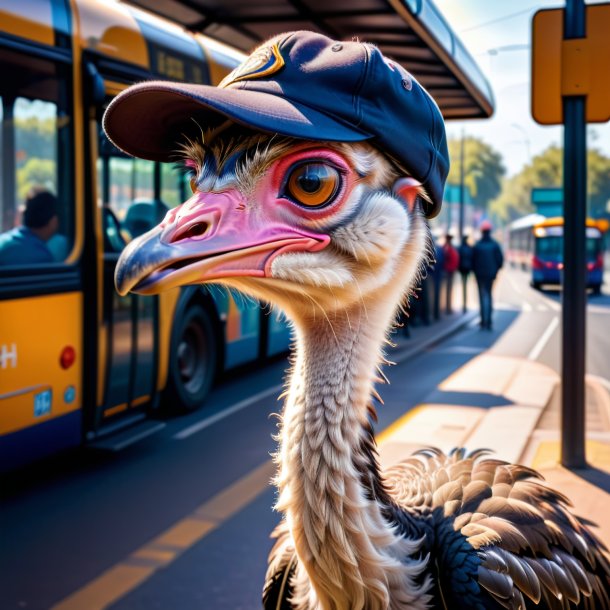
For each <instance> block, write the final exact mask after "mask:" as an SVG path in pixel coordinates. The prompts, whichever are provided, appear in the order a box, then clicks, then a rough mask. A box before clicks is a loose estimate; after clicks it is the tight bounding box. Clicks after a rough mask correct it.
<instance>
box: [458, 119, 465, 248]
mask: <svg viewBox="0 0 610 610" xmlns="http://www.w3.org/2000/svg"><path fill="white" fill-rule="evenodd" d="M458 233H459V235H458V238H459V240H460V243H462V237H463V235H464V130H463V129H462V139H461V141H460V214H459V224H458Z"/></svg>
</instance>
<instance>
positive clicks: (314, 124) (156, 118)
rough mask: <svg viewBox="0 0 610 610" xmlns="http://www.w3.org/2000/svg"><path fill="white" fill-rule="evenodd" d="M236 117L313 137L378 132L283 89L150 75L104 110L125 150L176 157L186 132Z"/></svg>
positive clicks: (349, 137)
mask: <svg viewBox="0 0 610 610" xmlns="http://www.w3.org/2000/svg"><path fill="white" fill-rule="evenodd" d="M227 118H228V119H231V120H233V121H236V122H237V123H241V124H243V125H245V126H247V127H250V128H253V129H257V130H261V131H265V132H270V133H279V134H281V135H285V136H291V137H295V138H306V139H311V140H318V141H320V140H327V141H344V142H357V141H361V140H367V139H369V138H372V137H373V136H372V134H369V133H366V132H365V131H362V130H359V129H357V128H355V127H354V126H353V125H347V124H345V123H343V122H341V120H340V119H339V118H337V117H333V116H330V115H328V114H323V113H321V112H319V111H317V110H313V109H312V108H309V107H308V106H305V105H303V104H300V103H295V102H292V101H290V100H288V99H286V98H285V97H282V96H280V95H274V94H272V93H266V92H261V91H252V90H249V89H219V88H217V87H211V86H207V85H189V84H181V83H171V82H165V81H150V82H145V83H140V84H137V85H133V86H132V87H130V88H129V89H127V90H126V91H124V92H123V93H121V94H119V95H118V96H117V97H116V98H115V99H114V100H113V101H112V102H111V103H110V105H109V106H108V109H107V110H106V113H105V115H104V121H103V125H104V130H105V131H106V134H107V135H108V137H109V139H110V140H111V141H112V142H113V143H114V144H115V146H117V147H118V148H120V149H121V150H123V151H125V152H126V153H128V154H130V155H133V156H134V157H141V158H143V159H150V160H153V161H172V160H175V158H176V153H177V148H178V146H179V144H180V143H181V142H183V141H184V138H185V137H191V138H192V137H194V136H197V135H198V134H201V130H205V129H208V128H211V127H214V126H215V125H218V124H219V123H221V122H222V121H224V120H226V119H227Z"/></svg>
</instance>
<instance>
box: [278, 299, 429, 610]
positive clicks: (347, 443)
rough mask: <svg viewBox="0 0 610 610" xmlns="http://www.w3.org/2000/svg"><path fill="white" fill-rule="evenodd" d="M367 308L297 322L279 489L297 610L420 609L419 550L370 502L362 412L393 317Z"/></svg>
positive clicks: (374, 478)
mask: <svg viewBox="0 0 610 610" xmlns="http://www.w3.org/2000/svg"><path fill="white" fill-rule="evenodd" d="M382 302H383V301H382ZM363 305H364V304H363ZM370 307H371V304H369V308H366V307H364V306H360V307H354V308H352V309H351V310H349V311H345V312H342V313H341V314H337V315H336V317H334V318H330V319H328V318H322V317H320V318H318V319H317V320H308V321H303V320H301V321H300V322H299V321H296V355H295V359H294V364H293V370H292V373H291V376H290V380H289V385H288V390H287V398H286V405H285V409H284V415H283V424H282V431H281V434H280V439H281V445H280V452H279V454H278V462H279V464H280V472H279V475H278V480H277V484H278V487H279V490H280V499H279V501H278V508H279V509H280V510H281V511H283V512H284V513H285V516H286V521H287V525H288V527H289V529H290V530H291V534H292V537H293V540H294V544H295V548H296V551H297V555H298V557H299V560H300V562H299V568H298V570H297V578H296V582H295V583H294V589H295V600H294V604H295V606H296V607H297V608H303V609H305V608H307V609H313V608H316V609H318V608H323V609H324V610H358V609H365V608H366V610H381V609H383V610H385V609H387V608H392V609H394V608H396V609H398V608H403V609H406V608H412V609H420V608H425V607H426V605H425V600H426V595H425V591H422V589H421V588H420V587H418V586H417V585H416V583H415V577H416V575H417V574H418V573H419V572H420V571H421V570H422V569H423V567H424V562H423V561H418V560H413V561H411V562H410V563H405V558H407V560H408V558H409V556H413V555H414V554H415V553H416V552H417V550H418V548H419V543H418V542H417V541H412V540H407V539H405V538H403V537H400V536H398V535H397V532H396V531H395V530H394V529H393V528H392V527H391V526H390V525H389V524H388V523H387V522H386V521H385V520H384V518H383V516H382V510H381V509H382V507H381V506H380V505H379V503H378V501H377V500H376V499H374V498H373V497H372V495H371V493H370V492H371V486H372V485H375V484H376V485H381V484H382V483H381V481H380V480H378V479H379V474H378V469H377V467H376V464H371V456H370V454H368V453H367V451H366V446H367V444H370V441H371V439H370V425H369V419H368V418H369V414H368V408H369V404H370V396H371V392H372V390H373V383H374V373H375V369H376V365H377V363H378V362H379V361H380V359H381V353H380V352H381V347H380V346H381V345H382V343H383V340H384V338H385V329H386V328H387V326H388V324H389V322H390V318H391V315H392V314H393V311H371V309H370ZM375 320H377V323H376V324H375V322H374V321H375ZM367 480H370V481H371V484H370V485H367V484H366V483H365V482H366V481H367Z"/></svg>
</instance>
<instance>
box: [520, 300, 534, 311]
mask: <svg viewBox="0 0 610 610" xmlns="http://www.w3.org/2000/svg"><path fill="white" fill-rule="evenodd" d="M521 309H522V310H523V311H532V309H533V308H532V306H531V305H530V304H529V303H528V302H527V301H523V303H522V304H521Z"/></svg>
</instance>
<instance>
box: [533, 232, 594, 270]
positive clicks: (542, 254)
mask: <svg viewBox="0 0 610 610" xmlns="http://www.w3.org/2000/svg"><path fill="white" fill-rule="evenodd" d="M586 248H587V262H593V261H595V259H596V258H597V256H598V255H599V253H600V249H601V239H600V238H599V237H587V246H586ZM536 256H537V257H538V258H540V259H541V260H544V261H549V262H553V263H560V262H562V261H563V235H548V236H547V237H538V238H536Z"/></svg>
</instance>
